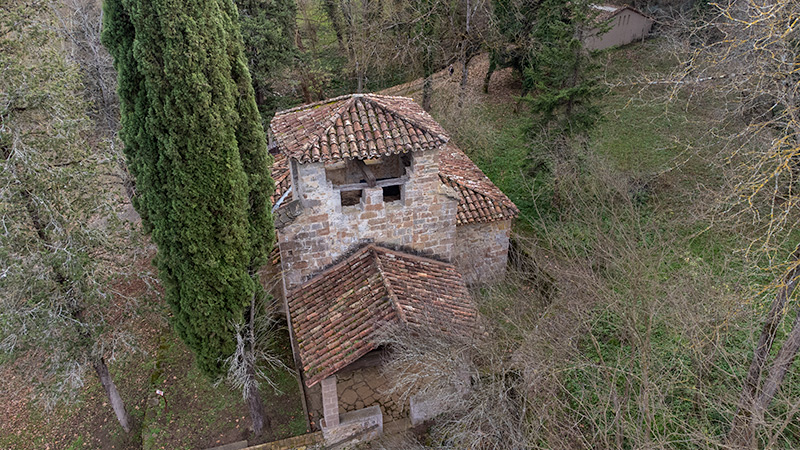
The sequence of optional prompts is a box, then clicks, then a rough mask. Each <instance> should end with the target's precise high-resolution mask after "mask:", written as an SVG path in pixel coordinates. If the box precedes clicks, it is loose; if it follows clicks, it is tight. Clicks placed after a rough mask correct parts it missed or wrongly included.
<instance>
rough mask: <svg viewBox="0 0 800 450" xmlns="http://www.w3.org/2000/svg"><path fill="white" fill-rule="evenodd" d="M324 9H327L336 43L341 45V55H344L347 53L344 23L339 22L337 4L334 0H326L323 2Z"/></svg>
mask: <svg viewBox="0 0 800 450" xmlns="http://www.w3.org/2000/svg"><path fill="white" fill-rule="evenodd" d="M322 7H323V8H324V9H325V13H326V14H327V15H328V19H329V20H330V21H331V26H333V31H334V32H335V33H336V42H337V43H338V44H339V53H342V54H344V53H345V52H346V50H345V46H344V33H342V21H341V20H339V14H337V12H338V11H337V7H336V2H335V1H334V0H324V1H323V2H322Z"/></svg>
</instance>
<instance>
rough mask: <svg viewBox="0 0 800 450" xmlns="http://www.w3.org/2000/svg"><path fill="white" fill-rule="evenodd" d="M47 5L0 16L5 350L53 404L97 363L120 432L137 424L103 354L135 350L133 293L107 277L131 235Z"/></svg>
mask: <svg viewBox="0 0 800 450" xmlns="http://www.w3.org/2000/svg"><path fill="white" fill-rule="evenodd" d="M55 24H56V19H55V17H53V15H52V11H51V10H49V9H48V8H47V5H46V4H45V3H44V2H34V3H32V4H31V3H29V2H28V3H21V2H12V3H11V4H8V5H7V7H4V8H3V9H2V10H1V11H0V33H2V34H0V47H2V48H3V49H4V51H3V52H2V55H0V67H2V69H0V71H1V73H0V149H2V152H1V153H0V227H1V228H2V230H3V231H2V233H0V248H2V254H3V257H2V258H0V261H2V262H0V274H2V275H1V276H0V292H2V295H0V308H2V309H1V311H2V317H3V320H2V321H0V349H2V350H3V351H4V352H6V353H7V354H8V355H9V357H10V358H18V359H19V361H21V364H19V365H18V369H19V370H21V371H23V372H24V376H25V377H27V378H28V379H30V380H31V382H32V384H34V385H36V386H37V387H39V388H40V389H38V392H39V393H40V394H41V396H40V398H42V399H43V400H44V401H45V404H46V405H50V406H52V405H53V404H55V403H56V402H58V401H62V400H71V399H74V398H75V397H76V395H77V393H78V389H77V388H79V387H81V386H83V384H84V383H85V374H86V372H87V369H89V368H93V369H94V371H95V372H96V374H97V376H98V378H99V380H100V382H101V383H102V385H103V387H104V389H105V391H106V394H107V395H108V398H109V402H110V404H111V406H112V408H113V409H114V412H115V414H116V416H117V419H118V420H119V423H120V425H121V426H122V428H123V429H124V430H125V431H126V432H127V431H130V429H131V426H132V423H131V419H130V416H129V415H128V413H127V411H126V410H125V406H124V403H123V400H122V397H121V395H120V394H119V391H118V389H117V387H116V385H115V384H114V381H113V380H112V378H111V376H110V373H109V370H108V365H107V361H108V360H114V359H115V358H116V357H117V354H118V353H119V352H125V351H130V350H133V349H134V347H133V342H134V337H135V334H134V333H133V332H132V331H131V330H130V328H129V327H126V324H127V323H128V322H127V318H129V317H130V314H131V312H132V311H133V310H135V308H136V301H135V299H123V298H122V297H119V296H116V295H115V292H114V291H113V288H112V287H111V283H110V281H111V280H112V276H113V274H114V267H115V265H116V264H117V263H119V261H117V259H116V257H117V255H118V254H119V253H122V251H121V250H122V249H123V248H124V244H125V241H126V239H127V238H126V237H123V235H122V234H121V233H122V231H123V229H122V228H120V227H117V226H116V224H115V222H116V211H114V210H113V209H112V208H111V207H110V205H118V204H119V203H120V201H119V198H118V197H119V194H120V193H119V192H117V190H116V189H115V188H111V187H109V184H108V183H107V179H106V178H105V177H104V176H102V174H104V173H106V172H107V170H108V167H107V166H108V165H109V164H110V162H109V160H108V159H107V158H105V157H104V154H103V152H102V151H97V150H96V149H94V148H93V147H92V145H91V143H90V142H91V140H90V136H91V128H92V127H91V122H90V121H89V120H88V119H87V117H86V115H85V114H86V113H85V112H86V107H87V105H86V103H85V102H84V101H83V100H82V98H81V95H80V87H81V83H80V79H79V75H78V71H77V70H76V67H75V66H74V65H73V64H71V63H70V62H69V61H68V60H66V59H65V58H64V56H63V54H62V53H61V52H62V50H63V41H61V40H60V39H59V38H58V36H57V35H56V34H55V33H54V32H53V29H54V28H55Z"/></svg>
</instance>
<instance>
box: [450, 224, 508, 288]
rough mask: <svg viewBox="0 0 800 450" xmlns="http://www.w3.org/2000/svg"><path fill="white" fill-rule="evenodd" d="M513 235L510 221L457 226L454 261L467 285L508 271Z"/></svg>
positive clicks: (488, 280)
mask: <svg viewBox="0 0 800 450" xmlns="http://www.w3.org/2000/svg"><path fill="white" fill-rule="evenodd" d="M510 235H511V221H510V220H498V221H496V222H489V223H472V224H466V225H459V226H458V227H457V228H456V247H455V256H454V260H455V263H456V266H457V267H458V269H459V271H460V272H461V275H463V276H464V281H465V282H466V283H467V284H480V283H488V282H490V281H493V280H495V279H497V278H499V277H501V276H503V275H504V274H505V270H506V262H507V261H508V239H509V236H510Z"/></svg>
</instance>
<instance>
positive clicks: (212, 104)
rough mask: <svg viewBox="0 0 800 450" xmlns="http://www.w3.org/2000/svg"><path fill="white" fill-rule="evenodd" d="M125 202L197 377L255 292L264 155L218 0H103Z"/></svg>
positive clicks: (216, 369)
mask: <svg viewBox="0 0 800 450" xmlns="http://www.w3.org/2000/svg"><path fill="white" fill-rule="evenodd" d="M104 9H105V18H104V31H103V42H104V44H105V45H106V46H107V47H108V48H109V50H110V52H111V54H112V55H113V57H114V64H115V68H116V69H117V72H118V76H119V95H120V102H121V111H122V130H121V132H120V135H121V137H122V139H123V141H124V142H125V145H126V149H125V152H126V157H127V160H128V164H129V166H130V170H131V172H132V173H133V175H134V177H135V179H136V189H137V198H136V202H135V206H136V208H137V210H138V211H139V212H140V214H141V215H142V218H143V221H144V224H145V227H146V229H147V230H149V231H150V232H151V233H152V237H153V240H154V241H155V242H156V244H157V245H158V255H157V257H156V265H157V266H158V269H159V276H160V278H161V280H162V283H163V285H164V288H165V294H166V299H167V302H168V303H169V305H170V307H171V310H172V323H173V326H174V328H175V330H176V331H177V333H178V334H179V336H180V337H181V338H182V339H183V340H184V342H186V344H187V345H188V346H189V347H190V348H191V349H192V350H193V352H194V353H195V356H196V361H197V365H198V367H199V368H200V369H201V370H202V371H203V372H204V373H206V374H207V375H209V376H211V377H217V376H219V375H222V374H223V373H224V367H223V363H222V360H223V359H224V358H226V357H228V356H230V355H231V354H232V353H233V352H234V350H235V348H236V334H235V329H234V326H233V324H234V323H237V322H243V321H244V320H243V316H244V312H245V309H246V308H247V307H248V306H249V305H250V304H251V301H252V299H253V296H254V295H255V294H256V293H257V292H259V291H260V290H261V288H260V286H259V285H258V283H257V282H256V281H255V279H254V274H255V271H256V270H257V268H258V267H259V266H260V265H261V264H262V263H263V262H264V260H265V258H266V256H267V254H268V253H269V247H270V245H271V243H272V238H273V235H272V222H271V220H272V219H271V217H270V213H269V196H270V195H271V192H272V189H273V184H272V180H271V179H270V176H269V167H270V163H271V161H270V160H269V155H268V153H267V147H266V139H265V136H264V131H263V128H262V127H261V124H260V119H259V115H258V110H257V108H256V104H255V97H254V93H253V88H252V84H251V80H250V76H249V73H248V71H247V65H246V60H245V58H244V51H243V45H242V38H241V34H240V32H239V25H238V21H237V20H238V17H237V11H236V8H235V6H234V5H233V3H232V1H230V0H198V1H191V2H185V1H180V0H106V2H105V5H104Z"/></svg>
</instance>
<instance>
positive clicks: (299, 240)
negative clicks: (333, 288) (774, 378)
mask: <svg viewBox="0 0 800 450" xmlns="http://www.w3.org/2000/svg"><path fill="white" fill-rule="evenodd" d="M296 168H297V179H299V183H298V184H299V186H298V189H297V191H296V194H295V195H296V197H295V199H297V200H299V201H300V202H301V203H302V208H303V209H302V212H301V213H300V215H299V216H298V217H297V218H295V219H294V220H293V221H291V223H289V224H286V225H284V226H283V227H282V228H280V229H278V244H279V246H280V251H281V264H282V266H283V273H284V278H285V281H286V287H287V289H289V290H291V289H293V288H295V287H298V286H300V285H301V284H302V283H304V282H306V281H307V280H308V279H309V278H311V277H312V276H313V275H315V274H316V273H318V272H320V271H321V270H322V269H324V268H325V267H326V266H329V265H330V264H331V263H333V262H334V261H336V260H337V259H339V258H340V257H341V256H343V255H345V254H346V253H348V252H349V251H351V250H353V249H354V248H356V247H358V246H360V245H361V244H363V243H365V242H368V241H373V242H377V243H387V244H393V245H400V246H404V247H408V248H411V249H414V250H417V251H420V252H423V253H428V254H432V255H436V256H438V257H440V258H443V259H445V260H448V261H452V260H453V256H454V249H455V239H456V208H457V206H458V197H457V195H458V194H456V193H455V191H453V190H452V189H450V188H449V187H446V186H444V185H443V184H442V183H441V182H440V181H439V176H438V173H439V150H438V149H434V150H428V151H424V152H415V153H414V154H413V158H412V163H411V166H410V167H408V168H407V172H406V174H407V176H408V180H407V181H406V182H405V184H404V185H403V186H402V199H401V200H398V201H394V202H388V203H384V201H383V191H382V189H381V188H380V187H374V188H365V189H364V191H363V196H362V198H361V203H360V204H358V205H354V206H341V200H340V197H339V191H338V190H336V189H335V188H334V187H333V185H332V184H331V183H330V182H329V181H328V180H327V178H326V176H325V167H324V164H322V163H310V164H298V165H296Z"/></svg>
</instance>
